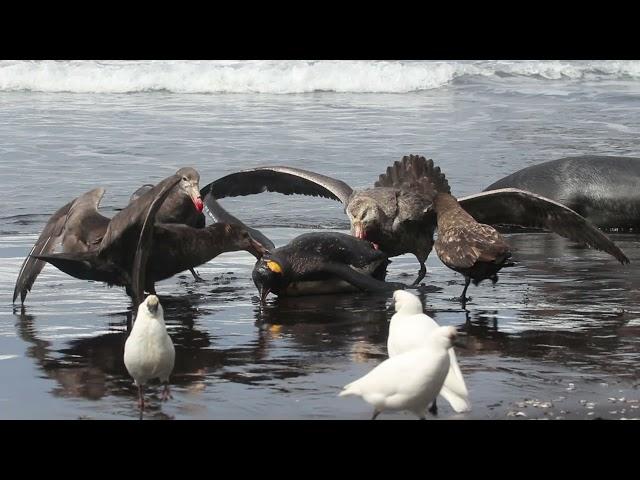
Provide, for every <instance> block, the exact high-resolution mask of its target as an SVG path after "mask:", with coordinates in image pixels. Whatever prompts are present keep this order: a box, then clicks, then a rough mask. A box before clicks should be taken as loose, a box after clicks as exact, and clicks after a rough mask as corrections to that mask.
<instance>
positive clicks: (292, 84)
mask: <svg viewBox="0 0 640 480" xmlns="http://www.w3.org/2000/svg"><path fill="white" fill-rule="evenodd" d="M479 76H480V77H491V76H499V77H513V76H520V77H529V78H532V79H536V80H540V81H548V80H558V79H564V80H567V79H568V80H598V79H638V78H640V62H638V61H580V62H569V61H473V62H442V61H418V62H416V61H411V62H407V61H2V62H0V91H21V90H28V91H38V92H78V93H91V92H95V93H128V92H153V91H169V92H175V93H225V92H228V93H280V94H281V93H307V92H316V91H333V92H352V93H359V92H381V93H403V92H413V91H420V90H429V89H436V88H441V87H446V86H447V85H449V84H451V83H452V82H454V81H455V80H456V79H459V78H463V77H467V78H470V77H479Z"/></svg>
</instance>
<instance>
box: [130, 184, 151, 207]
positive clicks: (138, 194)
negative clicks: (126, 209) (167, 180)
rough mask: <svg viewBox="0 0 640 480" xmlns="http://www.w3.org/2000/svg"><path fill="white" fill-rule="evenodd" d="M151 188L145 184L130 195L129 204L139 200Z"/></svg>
mask: <svg viewBox="0 0 640 480" xmlns="http://www.w3.org/2000/svg"><path fill="white" fill-rule="evenodd" d="M152 188H153V185H151V184H150V183H145V184H144V185H142V186H141V187H140V188H139V189H137V190H136V191H135V192H133V193H132V194H131V197H129V203H131V202H133V201H135V200H137V199H139V198H140V197H141V196H142V195H144V194H145V193H147V192H148V191H149V190H151V189H152Z"/></svg>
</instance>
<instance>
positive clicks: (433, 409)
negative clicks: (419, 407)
mask: <svg viewBox="0 0 640 480" xmlns="http://www.w3.org/2000/svg"><path fill="white" fill-rule="evenodd" d="M429 413H430V414H431V415H438V405H437V404H436V400H435V399H434V400H433V403H432V404H431V406H430V407H429Z"/></svg>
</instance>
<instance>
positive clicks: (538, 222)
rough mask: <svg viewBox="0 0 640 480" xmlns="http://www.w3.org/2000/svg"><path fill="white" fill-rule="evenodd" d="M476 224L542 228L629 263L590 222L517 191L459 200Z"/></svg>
mask: <svg viewBox="0 0 640 480" xmlns="http://www.w3.org/2000/svg"><path fill="white" fill-rule="evenodd" d="M458 201H459V203H460V206H461V207H462V208H464V209H465V210H466V211H467V212H469V213H470V214H471V215H472V216H473V217H474V218H475V219H476V220H477V221H479V222H482V223H487V224H490V225H498V224H504V225H518V226H521V227H530V228H543V229H545V230H550V231H552V232H554V233H557V234H558V235H560V236H563V237H565V238H568V239H570V240H573V241H576V242H581V243H584V244H586V245H588V246H589V247H591V248H595V249H596V250H602V251H604V252H607V253H608V254H610V255H612V256H614V257H615V258H616V259H617V260H618V261H619V262H620V263H629V259H628V258H627V257H626V255H625V254H624V253H623V252H622V250H620V248H618V247H617V246H616V244H615V243H613V242H612V241H611V240H610V239H609V237H607V236H606V235H605V234H604V233H602V232H601V231H600V230H598V228H597V227H596V226H595V225H593V224H592V223H591V222H590V221H588V220H587V219H585V218H584V217H582V216H581V215H579V214H578V213H576V212H574V211H573V210H571V209H570V208H568V207H565V206H564V205H562V204H560V203H558V202H555V201H553V200H550V199H548V198H545V197H543V196H540V195H536V194H534V193H531V192H527V191H525V190H518V189H516V188H502V189H500V190H491V191H488V192H482V193H478V194H475V195H470V196H468V197H464V198H461V199H459V200H458Z"/></svg>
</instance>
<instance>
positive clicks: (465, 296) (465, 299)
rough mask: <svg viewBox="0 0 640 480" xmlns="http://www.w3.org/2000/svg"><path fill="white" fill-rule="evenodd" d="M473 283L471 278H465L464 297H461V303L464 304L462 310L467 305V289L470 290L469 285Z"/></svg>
mask: <svg viewBox="0 0 640 480" xmlns="http://www.w3.org/2000/svg"><path fill="white" fill-rule="evenodd" d="M470 283H471V278H470V277H464V290H462V295H461V296H460V302H461V303H462V308H464V307H465V306H466V305H467V300H469V299H468V298H467V288H469V284H470Z"/></svg>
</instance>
